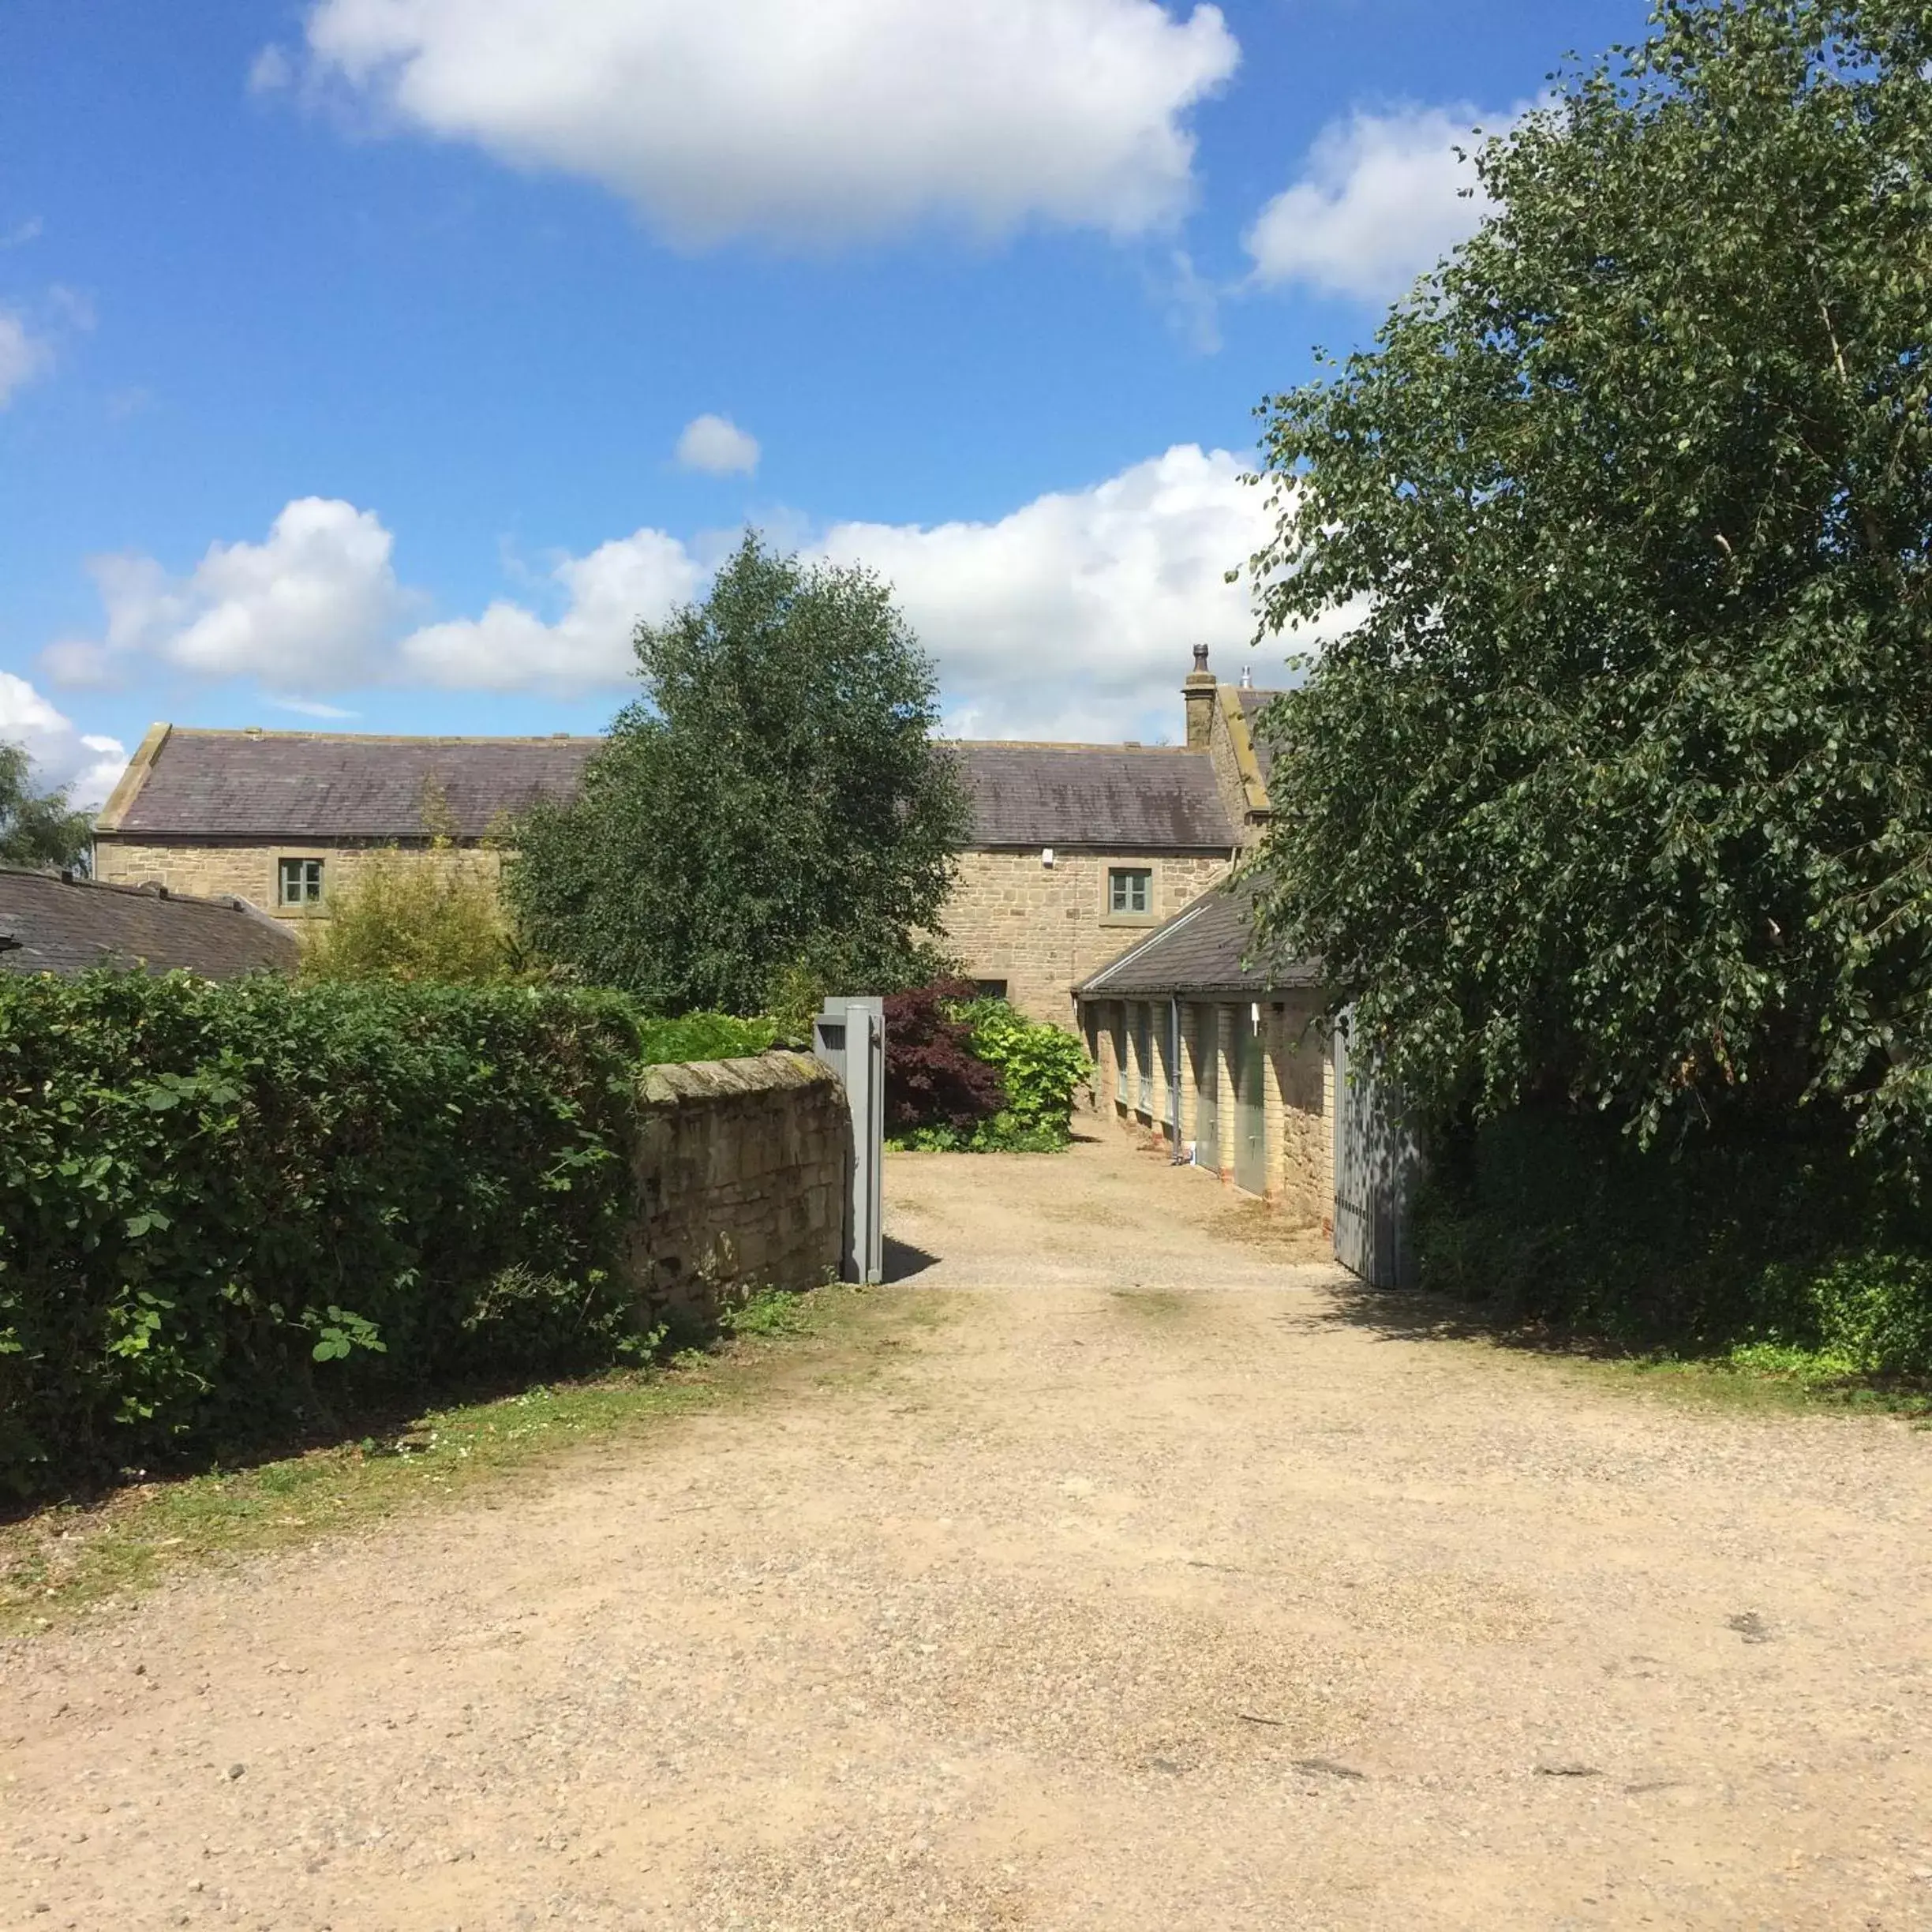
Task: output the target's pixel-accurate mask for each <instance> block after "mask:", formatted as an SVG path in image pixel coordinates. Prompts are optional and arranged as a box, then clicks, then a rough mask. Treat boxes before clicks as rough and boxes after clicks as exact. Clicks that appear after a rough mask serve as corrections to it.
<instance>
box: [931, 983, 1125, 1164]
mask: <svg viewBox="0 0 1932 1932" xmlns="http://www.w3.org/2000/svg"><path fill="white" fill-rule="evenodd" d="M960 1018H961V1019H963V1020H965V1021H966V1023H967V1024H968V1025H969V1026H970V1027H971V1028H972V1050H973V1051H974V1052H975V1054H978V1055H979V1058H981V1059H982V1060H983V1061H986V1062H987V1065H989V1066H995V1067H998V1069H999V1071H1000V1077H1001V1079H1002V1080H1004V1081H1005V1086H1006V1105H1005V1110H1003V1111H1002V1113H1000V1114H996V1115H995V1116H994V1119H993V1121H990V1122H989V1123H988V1125H989V1127H990V1128H992V1129H994V1130H996V1131H997V1132H998V1133H1002V1134H1004V1135H1005V1136H1007V1138H1008V1140H1009V1142H1010V1140H1012V1139H1013V1137H1015V1136H1018V1137H1022V1138H1024V1136H1028V1135H1037V1134H1039V1133H1042V1132H1044V1133H1049V1134H1053V1133H1057V1134H1058V1136H1059V1140H1058V1143H1057V1144H1058V1145H1060V1146H1065V1144H1066V1140H1067V1135H1068V1131H1069V1122H1070V1121H1071V1118H1072V1116H1073V1096H1074V1095H1075V1094H1076V1093H1077V1092H1078V1091H1080V1088H1081V1087H1082V1086H1083V1085H1084V1084H1085V1083H1086V1082H1087V1081H1088V1080H1091V1078H1092V1077H1093V1063H1092V1061H1090V1060H1089V1059H1088V1058H1087V1050H1086V1048H1085V1047H1083V1046H1082V1045H1081V1044H1080V1040H1079V1039H1078V1038H1077V1037H1076V1035H1073V1034H1071V1033H1069V1032H1067V1030H1066V1029H1065V1028H1064V1027H1057V1026H1046V1025H1043V1024H1040V1023H1039V1021H1037V1020H1029V1019H1028V1018H1027V1017H1026V1016H1025V1015H1024V1013H1020V1012H1019V1011H1018V1010H1017V1009H1015V1008H1014V1007H1013V1006H1011V1005H1009V1004H1008V1003H1007V1002H1005V1000H1001V999H984V1000H975V1001H973V1002H972V1004H971V1005H967V1006H964V1007H962V1008H961V1009H960ZM1002 1123H1004V1125H1002Z"/></svg>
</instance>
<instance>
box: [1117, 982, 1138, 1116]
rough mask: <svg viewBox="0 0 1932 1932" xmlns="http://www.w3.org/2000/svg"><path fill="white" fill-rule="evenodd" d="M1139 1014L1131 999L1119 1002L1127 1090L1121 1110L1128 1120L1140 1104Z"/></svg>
mask: <svg viewBox="0 0 1932 1932" xmlns="http://www.w3.org/2000/svg"><path fill="white" fill-rule="evenodd" d="M1121 1025H1122V1026H1123V1027H1125V1028H1126V1039H1127V1067H1126V1076H1127V1091H1125V1093H1124V1094H1122V1095H1121V1110H1122V1111H1123V1112H1124V1113H1125V1114H1126V1116H1127V1118H1128V1119H1129V1121H1131V1120H1133V1117H1134V1113H1135V1110H1136V1109H1137V1108H1138V1107H1139V1106H1140V1013H1139V1010H1138V1009H1136V1006H1135V1005H1134V1003H1133V1001H1132V1000H1122V1001H1121Z"/></svg>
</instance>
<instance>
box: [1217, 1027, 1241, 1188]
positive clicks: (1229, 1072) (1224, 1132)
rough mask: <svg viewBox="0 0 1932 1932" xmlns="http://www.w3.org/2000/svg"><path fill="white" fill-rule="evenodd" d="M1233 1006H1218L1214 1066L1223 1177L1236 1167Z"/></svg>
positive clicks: (1218, 1158)
mask: <svg viewBox="0 0 1932 1932" xmlns="http://www.w3.org/2000/svg"><path fill="white" fill-rule="evenodd" d="M1234 1010H1235V1009H1234V1008H1233V1007H1232V1006H1229V1005H1219V1006H1217V1007H1215V1054H1216V1056H1217V1058H1218V1059H1219V1065H1217V1066H1216V1068H1215V1081H1216V1082H1217V1085H1216V1087H1215V1092H1216V1094H1217V1095H1219V1100H1218V1103H1217V1104H1216V1106H1215V1117H1216V1118H1217V1119H1218V1120H1219V1122H1220V1129H1219V1133H1218V1134H1217V1135H1216V1136H1215V1137H1216V1138H1217V1139H1218V1140H1219V1141H1220V1143H1221V1144H1220V1145H1219V1147H1218V1148H1215V1168H1216V1169H1217V1170H1218V1171H1219V1174H1220V1175H1221V1178H1222V1180H1224V1181H1225V1180H1226V1179H1227V1178H1229V1177H1230V1175H1232V1174H1233V1173H1234V1136H1235V1133H1236V1132H1237V1129H1236V1126H1235V1118H1234Z"/></svg>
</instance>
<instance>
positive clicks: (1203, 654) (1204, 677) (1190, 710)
mask: <svg viewBox="0 0 1932 1932" xmlns="http://www.w3.org/2000/svg"><path fill="white" fill-rule="evenodd" d="M1181 702H1183V703H1184V704H1185V706H1187V748H1188V749H1189V751H1206V750H1207V743H1208V739H1209V738H1210V737H1211V736H1212V733H1213V729H1214V708H1215V674H1214V673H1213V672H1211V671H1210V670H1209V669H1208V668H1207V646H1206V645H1205V644H1196V646H1194V668H1193V670H1192V671H1190V672H1189V673H1188V679H1187V682H1186V683H1185V684H1183V685H1182V686H1181Z"/></svg>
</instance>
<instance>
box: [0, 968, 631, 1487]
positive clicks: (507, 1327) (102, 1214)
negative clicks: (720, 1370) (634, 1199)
mask: <svg viewBox="0 0 1932 1932" xmlns="http://www.w3.org/2000/svg"><path fill="white" fill-rule="evenodd" d="M639 1049H640V1040H639V1035H638V1022H637V1020H636V1018H635V1014H634V1013H632V1011H631V1009H630V1007H629V1006H628V1005H627V1003H626V1002H623V1001H622V1000H621V999H619V998H614V997H612V996H610V995H607V994H596V993H585V992H571V991H561V990H536V989H530V988H524V987H464V988H458V987H439V986H428V985H413V986H412V985H402V984H395V983H363V984H325V985H317V986H310V987H298V986H291V985H290V984H288V983H286V982H284V981H282V980H279V979H273V978H268V977H264V978H259V979H247V980H243V981H239V982H234V983H229V984H227V985H220V986H215V985H210V984H208V983H204V982H202V981H199V980H195V979H189V978H188V977H187V976H185V975H168V976H167V977H163V978H148V977H146V976H144V975H140V974H129V975H114V974H106V973H103V974H96V975H89V976H88V977H87V978H84V979H80V980H77V981H74V982H72V983H62V982H59V981H57V980H54V979H46V978H36V979H26V978H0V1486H4V1487H7V1488H13V1489H14V1490H17V1491H23V1492H32V1491H35V1490H39V1489H44V1488H48V1487H50V1486H51V1485H54V1484H55V1483H58V1482H60V1481H66V1480H69V1479H72V1478H76V1477H88V1476H92V1475H95V1474H99V1473H107V1472H110V1471H112V1470H114V1469H116V1468H118V1467H121V1466H125V1465H127V1464H129V1463H139V1462H146V1461H149V1460H152V1459H153V1458H157V1457H163V1456H166V1455H167V1454H168V1453H169V1452H170V1451H175V1450H183V1449H193V1450H196V1451H208V1450H209V1449H212V1448H221V1447H226V1446H227V1445H229V1444H231V1443H245V1442H247V1441H249V1440H256V1439H260V1437H261V1436H263V1435H264V1433H266V1432H273V1431H276V1430H279V1429H283V1428H287V1427H289V1426H290V1425H293V1424H298V1423H302V1422H305V1421H313V1420H316V1419H319V1418H322V1417H326V1416H327V1414H328V1413H329V1412H331V1410H337V1409H339V1408H340V1407H342V1406H344V1405H351V1404H354V1403H356V1402H365V1401H367V1400H369V1399H372V1398H380V1397H382V1396H383V1395H384V1394H385V1393H386V1392H388V1391H402V1390H412V1391H413V1390H415V1389H418V1388H420V1387H421V1385H423V1384H424V1383H428V1382H430V1381H433V1380H444V1379H447V1378H451V1377H466V1376H489V1375H493V1374H500V1373H501V1372H503V1371H504V1369H505V1368H512V1369H514V1372H515V1373H517V1374H518V1375H519V1376H521V1375H525V1374H528V1373H530V1372H552V1371H554V1370H557V1369H561V1368H570V1367H576V1366H583V1365H592V1364H594V1363H598V1362H601V1361H608V1360H609V1359H611V1358H612V1356H613V1355H615V1354H620V1353H622V1352H623V1350H625V1349H626V1348H627V1346H633V1345H634V1344H635V1342H636V1340H637V1339H638V1323H639V1321H640V1320H641V1315H640V1312H639V1311H637V1310H635V1309H632V1308H631V1307H629V1306H628V1305H626V1304H625V1301H624V1300H623V1297H622V1296H620V1294H618V1293H617V1291H616V1287H615V1285H614V1282H613V1279H612V1275H611V1273H610V1264H611V1260H612V1255H613V1253H614V1252H615V1247H616V1241H617V1239H618V1237H619V1235H620V1231H621V1229H622V1226H623V1218H624V1215H625V1212H626V1210H627V1205H628V1200H629V1175H628V1170H627V1160H626V1155H627V1151H628V1148H629V1145H630V1136H631V1132H632V1121H633V1113H632V1101H631V1086H632V1080H633V1072H634V1069H635V1064H636V1061H637V1059H638V1054H639Z"/></svg>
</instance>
